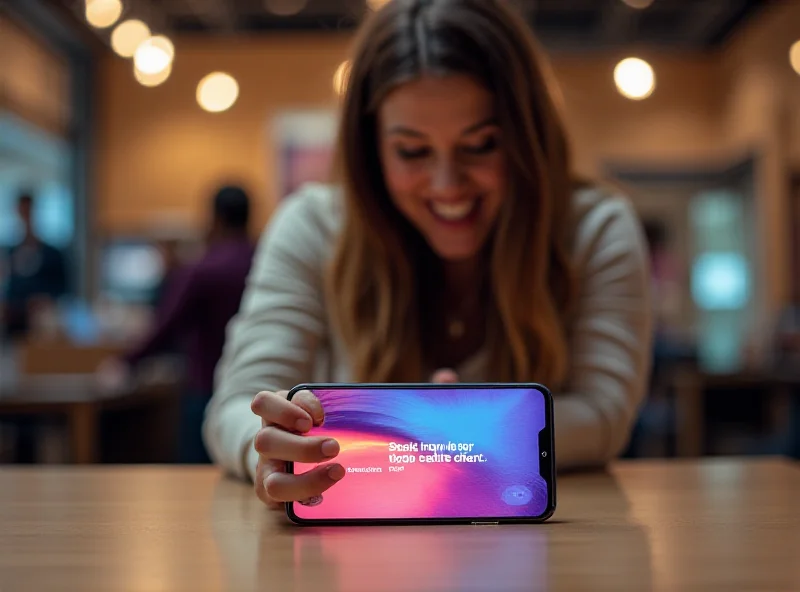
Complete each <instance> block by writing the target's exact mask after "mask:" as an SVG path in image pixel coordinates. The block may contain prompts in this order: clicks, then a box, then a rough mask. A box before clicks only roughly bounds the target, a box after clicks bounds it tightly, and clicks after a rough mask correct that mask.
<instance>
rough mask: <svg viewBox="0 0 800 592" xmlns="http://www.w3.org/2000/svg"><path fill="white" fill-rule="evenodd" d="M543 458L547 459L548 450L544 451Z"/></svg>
mask: <svg viewBox="0 0 800 592" xmlns="http://www.w3.org/2000/svg"><path fill="white" fill-rule="evenodd" d="M542 458H547V450H542Z"/></svg>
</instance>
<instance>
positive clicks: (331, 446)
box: [322, 440, 339, 458]
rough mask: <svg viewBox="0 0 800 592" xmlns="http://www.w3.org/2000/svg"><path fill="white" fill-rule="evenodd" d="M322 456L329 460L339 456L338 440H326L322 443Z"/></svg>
mask: <svg viewBox="0 0 800 592" xmlns="http://www.w3.org/2000/svg"><path fill="white" fill-rule="evenodd" d="M322 454H324V455H325V456H327V457H328V458H333V457H334V456H336V455H337V454H339V443H338V442H337V441H336V440H325V441H324V442H323V443H322Z"/></svg>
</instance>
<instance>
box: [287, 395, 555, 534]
mask: <svg viewBox="0 0 800 592" xmlns="http://www.w3.org/2000/svg"><path fill="white" fill-rule="evenodd" d="M314 389H321V390H333V389H342V390H344V389H381V390H412V389H413V390H417V389H427V390H442V389H482V390H486V389H492V390H495V389H531V390H537V391H539V392H540V393H542V395H543V396H544V401H545V427H544V428H543V429H542V430H541V431H540V432H539V453H540V455H541V453H542V452H546V453H547V454H546V455H545V456H544V457H542V458H540V460H539V473H540V475H541V476H542V478H543V479H544V480H545V482H546V483H547V491H548V501H547V508H546V509H545V511H544V513H542V514H541V515H540V516H533V517H530V516H525V517H522V516H521V517H508V516H503V517H471V518H430V517H419V518H341V519H339V518H300V517H299V516H297V514H295V511H294V503H295V502H286V515H287V516H288V518H289V520H291V521H292V522H294V523H295V524H297V525H299V526H383V525H427V524H471V525H500V524H539V523H542V522H545V521H546V520H548V519H549V518H550V517H551V516H552V515H553V514H554V513H555V511H556V460H555V433H554V421H553V395H552V393H550V390H549V389H548V388H547V387H545V386H544V385H542V384H539V383H416V384H415V383H382V384H375V383H358V384H355V383H353V384H345V383H309V384H299V385H297V386H295V387H294V388H293V389H292V390H291V391H289V394H288V395H287V397H286V398H287V399H288V400H289V401H291V400H292V397H293V396H294V395H295V394H296V393H298V392H300V391H303V390H311V391H313V390H314ZM543 446H544V447H543ZM286 465H287V467H286V470H287V471H288V472H289V473H294V463H293V462H287V463H286Z"/></svg>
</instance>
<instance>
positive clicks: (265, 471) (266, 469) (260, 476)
mask: <svg viewBox="0 0 800 592" xmlns="http://www.w3.org/2000/svg"><path fill="white" fill-rule="evenodd" d="M285 471H286V463H285V462H283V461H280V460H263V459H261V460H259V462H258V467H257V468H256V478H255V481H254V483H253V484H254V486H255V490H256V495H257V496H258V499H260V500H261V501H262V502H264V504H266V505H267V506H268V507H269V508H270V509H271V510H281V509H283V504H282V503H281V502H278V501H275V500H273V499H270V497H269V496H268V495H267V491H266V490H265V489H264V480H265V479H266V478H267V477H269V476H270V475H271V474H272V473H282V472H285Z"/></svg>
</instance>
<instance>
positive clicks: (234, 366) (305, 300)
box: [203, 187, 332, 478]
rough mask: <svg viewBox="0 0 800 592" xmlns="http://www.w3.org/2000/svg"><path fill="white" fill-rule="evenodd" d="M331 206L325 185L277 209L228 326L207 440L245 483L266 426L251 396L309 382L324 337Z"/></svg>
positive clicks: (211, 450)
mask: <svg viewBox="0 0 800 592" xmlns="http://www.w3.org/2000/svg"><path fill="white" fill-rule="evenodd" d="M331 204H332V197H331V195H330V193H329V191H328V190H327V189H326V188H322V187H308V188H304V189H303V190H302V191H301V192H300V193H298V194H297V195H295V196H292V197H289V198H287V200H286V201H285V202H284V203H283V204H282V205H281V206H279V208H278V210H277V211H276V212H275V214H274V215H273V217H272V220H271V221H270V223H269V224H268V226H267V228H266V229H265V231H264V234H263V236H262V239H261V242H260V244H259V247H258V252H257V253H256V256H255V258H254V261H253V268H252V269H251V271H250V276H249V278H248V285H247V289H246V291H245V293H244V296H243V299H242V304H241V308H240V311H239V314H238V315H237V316H236V318H234V320H233V321H232V322H231V324H230V325H229V327H228V334H227V339H226V344H225V350H224V352H223V355H222V359H221V360H220V363H219V365H218V366H217V371H216V382H217V386H216V389H215V393H214V396H213V397H212V399H211V402H210V403H209V405H208V408H207V410H206V418H205V422H204V425H203V437H204V439H205V443H206V447H207V448H208V450H209V454H210V455H211V457H212V458H213V459H214V461H215V462H216V463H217V464H219V465H221V466H222V467H224V468H225V469H226V470H227V471H229V472H231V473H233V474H235V475H237V476H239V477H242V478H252V477H253V474H254V471H255V464H256V461H257V455H256V453H255V451H254V450H253V447H252V445H251V441H252V439H253V437H254V436H255V434H256V432H257V431H258V430H259V429H260V428H261V422H260V420H259V418H258V417H256V416H255V415H254V414H253V413H252V411H251V410H250V403H251V402H252V400H253V397H254V396H255V395H256V394H257V393H259V392H261V391H277V390H281V389H290V388H292V387H293V386H295V385H296V384H298V383H300V382H305V381H308V380H311V378H312V377H311V372H312V368H313V362H314V357H315V354H316V350H317V347H318V345H319V343H320V341H321V339H322V337H323V335H324V334H325V332H326V320H325V312H324V302H323V268H324V259H325V257H326V256H327V254H328V253H329V252H330V250H331V242H332V235H331V232H330V224H331V210H332V207H331Z"/></svg>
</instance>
